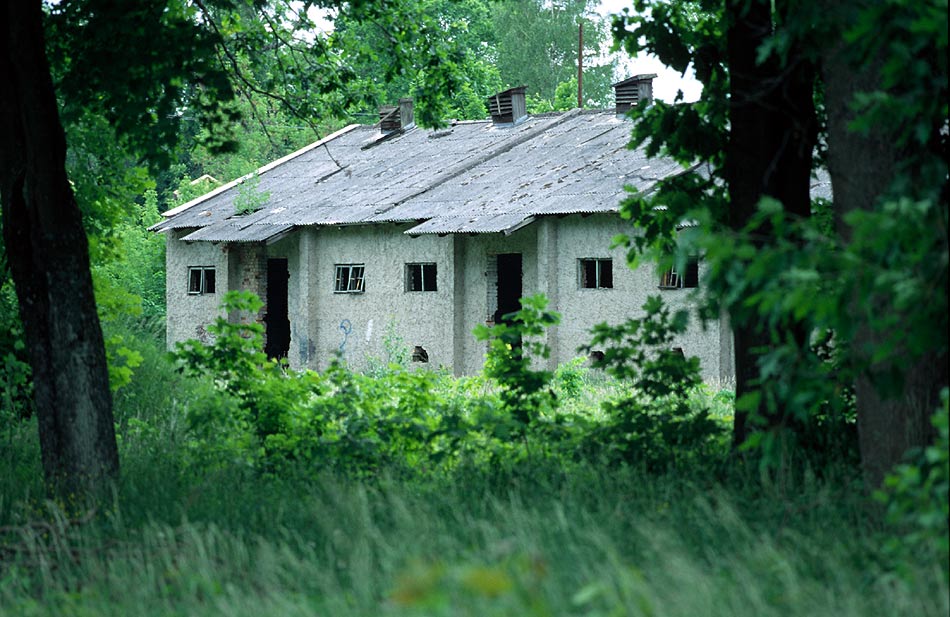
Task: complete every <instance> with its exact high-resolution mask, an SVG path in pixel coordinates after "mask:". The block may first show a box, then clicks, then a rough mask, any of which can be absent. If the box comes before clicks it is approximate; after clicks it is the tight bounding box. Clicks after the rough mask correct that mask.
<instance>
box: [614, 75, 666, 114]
mask: <svg viewBox="0 0 950 617" xmlns="http://www.w3.org/2000/svg"><path fill="white" fill-rule="evenodd" d="M655 77H656V73H650V74H649V75H634V76H633V77H630V78H628V79H625V80H623V81H618V82H617V83H615V84H614V93H615V96H616V105H617V115H618V116H622V115H624V114H626V113H627V112H628V111H630V109H631V108H632V107H633V106H634V105H649V104H650V103H651V102H652V101H653V79H654V78H655Z"/></svg>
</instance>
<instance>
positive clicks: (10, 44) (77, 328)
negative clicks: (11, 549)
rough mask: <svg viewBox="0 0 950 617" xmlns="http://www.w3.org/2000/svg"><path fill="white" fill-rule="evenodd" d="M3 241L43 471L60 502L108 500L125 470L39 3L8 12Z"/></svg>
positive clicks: (1, 63)
mask: <svg viewBox="0 0 950 617" xmlns="http://www.w3.org/2000/svg"><path fill="white" fill-rule="evenodd" d="M0 24H2V25H0V199H2V206H3V209H2V213H3V237H4V241H5V243H6V251H7V258H8V261H9V264H10V270H11V274H12V276H13V281H14V284H15V287H16V293H17V299H18V300H19V307H20V317H21V319H22V321H23V327H24V335H25V339H26V343H27V345H28V347H29V352H30V365H31V366H32V369H33V385H34V398H35V403H36V412H37V416H38V419H39V434H40V447H41V451H42V457H43V471H44V474H45V477H46V482H47V486H48V488H49V490H50V491H51V492H52V493H54V494H57V495H59V496H67V495H74V496H80V495H84V494H88V493H89V492H95V491H99V490H101V489H102V488H104V487H105V486H106V485H107V483H108V481H109V480H110V479H111V478H113V477H115V475H116V474H117V472H118V468H119V461H118V453H117V449H116V441H115V430H114V426H113V417H112V398H111V394H110V391H109V378H108V370H107V367H106V358H105V350H104V347H103V339H102V330H101V328H100V325H99V318H98V315H97V314H96V304H95V299H94V296H93V289H92V277H91V275H90V272H89V253H88V243H87V239H86V234H85V232H84V230H83V228H82V222H81V218H80V213H79V208H78V207H77V204H76V199H75V196H74V194H73V191H72V188H71V187H70V185H69V181H68V179H67V177H66V168H65V156H66V140H65V134H64V132H63V128H62V125H61V124H60V120H59V113H58V109H57V103H56V96H55V92H54V89H53V83H52V78H51V76H50V69H49V65H48V63H47V60H46V52H45V46H44V40H43V26H42V14H41V3H40V2H39V0H8V1H7V2H5V3H4V4H3V5H2V8H0Z"/></svg>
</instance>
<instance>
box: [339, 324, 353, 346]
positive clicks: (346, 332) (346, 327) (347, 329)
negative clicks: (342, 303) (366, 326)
mask: <svg viewBox="0 0 950 617" xmlns="http://www.w3.org/2000/svg"><path fill="white" fill-rule="evenodd" d="M352 331H353V324H351V323H350V320H349V319H344V320H343V321H341V322H340V332H342V333H343V342H341V343H340V353H341V354H342V353H343V352H344V351H346V339H347V337H348V336H350V333H351V332H352Z"/></svg>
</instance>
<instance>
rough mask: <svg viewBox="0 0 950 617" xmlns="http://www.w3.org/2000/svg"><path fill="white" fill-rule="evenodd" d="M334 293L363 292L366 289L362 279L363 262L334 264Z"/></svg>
mask: <svg viewBox="0 0 950 617" xmlns="http://www.w3.org/2000/svg"><path fill="white" fill-rule="evenodd" d="M333 291H334V292H336V293H363V292H364V291H366V289H365V285H364V281H363V264H336V282H335V283H334V285H333Z"/></svg>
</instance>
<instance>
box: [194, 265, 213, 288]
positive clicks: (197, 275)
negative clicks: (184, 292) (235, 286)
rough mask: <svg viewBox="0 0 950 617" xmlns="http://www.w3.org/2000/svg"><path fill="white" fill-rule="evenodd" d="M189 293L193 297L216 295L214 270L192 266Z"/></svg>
mask: <svg viewBox="0 0 950 617" xmlns="http://www.w3.org/2000/svg"><path fill="white" fill-rule="evenodd" d="M188 293H189V294H192V295H202V294H213V293H214V268H212V267H206V266H191V267H189V268H188Z"/></svg>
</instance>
